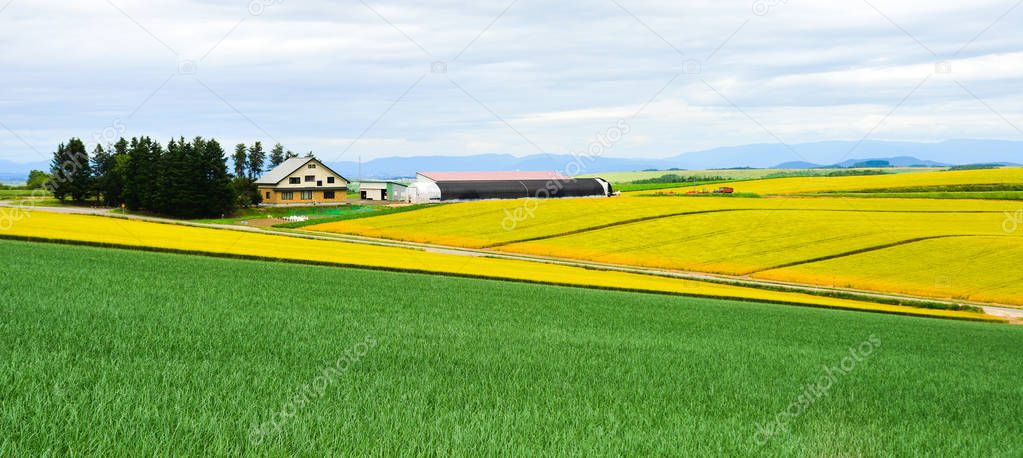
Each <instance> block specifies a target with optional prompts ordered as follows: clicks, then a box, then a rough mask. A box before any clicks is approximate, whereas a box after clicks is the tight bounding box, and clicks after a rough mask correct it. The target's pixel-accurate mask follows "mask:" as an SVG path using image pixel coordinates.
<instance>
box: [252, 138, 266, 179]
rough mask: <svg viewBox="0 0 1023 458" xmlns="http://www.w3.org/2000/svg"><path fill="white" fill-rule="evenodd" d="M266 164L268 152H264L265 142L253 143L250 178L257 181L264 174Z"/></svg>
mask: <svg viewBox="0 0 1023 458" xmlns="http://www.w3.org/2000/svg"><path fill="white" fill-rule="evenodd" d="M264 163H266V152H264V151H263V142H256V143H253V144H252V146H250V147H249V178H250V179H252V180H255V179H256V178H259V176H260V175H261V174H262V173H263V164H264Z"/></svg>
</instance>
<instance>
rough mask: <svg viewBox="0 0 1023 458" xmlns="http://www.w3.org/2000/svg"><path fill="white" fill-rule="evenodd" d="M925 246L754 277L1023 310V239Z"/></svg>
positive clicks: (957, 241)
mask: <svg viewBox="0 0 1023 458" xmlns="http://www.w3.org/2000/svg"><path fill="white" fill-rule="evenodd" d="M963 242H964V241H963V240H960V239H937V240H928V241H922V242H917V243H912V244H907V245H901V246H898V247H892V248H889V249H885V250H881V251H873V252H868V253H861V254H857V255H853V256H848V257H843V258H836V259H832V260H827V261H821V262H816V263H812V264H805V265H799V266H792V267H788V268H784V269H778V270H769V271H766V272H760V273H758V274H756V275H754V277H756V278H765V279H771V280H782V281H794V282H800V283H813V284H818V285H827V286H831V285H834V286H839V287H850V288H856V289H869V290H879V291H891V292H895V293H905V294H913V295H920V296H929V297H938V298H955V299H966V300H974V301H982V302H995V303H1002V304H1014V305H1023V268H1021V265H1023V238H1020V237H972V238H970V240H969V241H968V243H963Z"/></svg>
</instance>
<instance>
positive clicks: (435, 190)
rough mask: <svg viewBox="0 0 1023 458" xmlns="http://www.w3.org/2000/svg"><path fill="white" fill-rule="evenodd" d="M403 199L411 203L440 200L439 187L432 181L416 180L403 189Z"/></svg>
mask: <svg viewBox="0 0 1023 458" xmlns="http://www.w3.org/2000/svg"><path fill="white" fill-rule="evenodd" d="M405 199H406V200H407V201H408V202H410V203H413V204H425V203H429V202H438V201H440V187H439V186H437V183H434V182H432V181H417V182H415V183H412V184H410V185H409V186H408V189H406V190H405Z"/></svg>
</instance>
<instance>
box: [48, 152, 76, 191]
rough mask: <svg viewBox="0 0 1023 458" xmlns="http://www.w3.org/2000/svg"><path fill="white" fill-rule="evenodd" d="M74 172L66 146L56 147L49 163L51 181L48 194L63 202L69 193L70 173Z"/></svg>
mask: <svg viewBox="0 0 1023 458" xmlns="http://www.w3.org/2000/svg"><path fill="white" fill-rule="evenodd" d="M72 172H74V164H73V163H71V161H70V160H69V158H68V154H67V146H65V145H64V144H63V143H61V144H60V145H57V151H54V152H53V160H51V161H50V175H52V176H53V180H52V181H51V182H50V186H49V188H50V192H52V193H53V197H56V198H57V199H59V200H64V199H65V198H66V197H67V196H68V194H69V193H70V186H69V185H68V182H69V181H70V176H71V173H72Z"/></svg>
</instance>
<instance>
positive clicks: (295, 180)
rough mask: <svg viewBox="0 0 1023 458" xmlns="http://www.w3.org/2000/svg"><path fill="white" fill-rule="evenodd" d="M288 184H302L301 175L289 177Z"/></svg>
mask: <svg viewBox="0 0 1023 458" xmlns="http://www.w3.org/2000/svg"><path fill="white" fill-rule="evenodd" d="M288 184H302V179H301V178H299V177H291V178H288Z"/></svg>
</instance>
